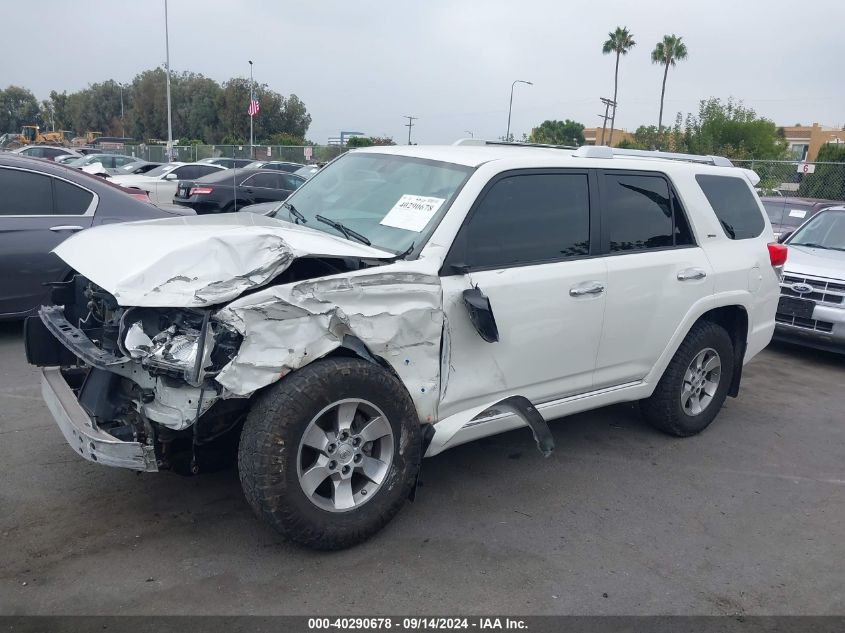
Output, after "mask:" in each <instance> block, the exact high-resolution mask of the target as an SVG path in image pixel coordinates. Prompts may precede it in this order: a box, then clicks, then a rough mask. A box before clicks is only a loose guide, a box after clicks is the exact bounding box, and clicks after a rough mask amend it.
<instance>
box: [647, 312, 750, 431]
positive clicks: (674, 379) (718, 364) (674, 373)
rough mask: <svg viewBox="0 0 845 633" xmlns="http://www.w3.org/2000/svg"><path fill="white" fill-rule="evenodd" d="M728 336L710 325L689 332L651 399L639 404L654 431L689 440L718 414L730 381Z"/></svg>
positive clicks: (730, 344) (702, 324)
mask: <svg viewBox="0 0 845 633" xmlns="http://www.w3.org/2000/svg"><path fill="white" fill-rule="evenodd" d="M733 356H734V348H733V342H732V341H731V337H730V335H728V333H727V331H725V329H724V328H723V327H721V326H720V325H718V324H716V323H713V322H712V321H699V322H698V323H696V324H695V325H694V326H693V328H692V329H691V330H690V332H689V334H687V337H686V338H685V339H684V341H683V343H681V346H680V347H679V348H678V351H677V352H675V356H674V357H673V358H672V360H671V361H670V363H669V366H668V367H666V371H665V372H664V373H663V376H662V377H661V379H660V382H658V383H657V388H656V389H655V390H654V393H653V394H652V395H651V397H650V398H647V399H646V400H643V401H641V402H640V409H641V411H642V413H643V415H644V417H645V419H646V420H647V421H648V422H649V423H650V424H651V425H652V426H654V427H655V428H657V429H659V430H661V431H663V432H665V433H669V434H670V435H675V436H677V437H688V436H690V435H695V434H696V433H700V432H701V431H703V430H704V429H705V428H707V427H708V426H709V425H710V423H711V422H712V421H713V419H714V418H715V417H716V415H717V414H718V413H719V409H721V407H722V404H723V403H724V402H725V398H726V397H727V393H728V388H729V387H730V384H731V380H732V379H733V368H734V358H733Z"/></svg>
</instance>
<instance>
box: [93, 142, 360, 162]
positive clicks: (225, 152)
mask: <svg viewBox="0 0 845 633" xmlns="http://www.w3.org/2000/svg"><path fill="white" fill-rule="evenodd" d="M346 150H347V148H346V147H340V146H339V145H306V146H297V145H253V146H252V147H250V146H249V145H175V146H173V160H175V161H181V162H186V163H187V162H194V161H198V160H202V159H203V158H252V159H253V160H281V161H288V162H293V163H324V162H326V161H330V160H332V159H333V158H337V157H338V156H340V154H342V153H343V152H345V151H346ZM109 153H117V154H127V155H129V156H136V157H137V158H140V159H143V160H149V161H153V162H157V163H162V162H165V161H166V160H167V159H166V154H167V148H166V147H165V146H164V145H127V146H125V147H124V148H123V149H122V150H111V151H110V152H109Z"/></svg>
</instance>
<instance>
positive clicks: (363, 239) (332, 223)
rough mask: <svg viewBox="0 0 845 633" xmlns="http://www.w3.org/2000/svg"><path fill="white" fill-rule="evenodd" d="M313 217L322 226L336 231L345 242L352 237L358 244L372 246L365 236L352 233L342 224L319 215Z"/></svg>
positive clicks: (356, 232)
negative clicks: (326, 225)
mask: <svg viewBox="0 0 845 633" xmlns="http://www.w3.org/2000/svg"><path fill="white" fill-rule="evenodd" d="M314 217H315V218H317V220H318V221H320V222H322V223H323V224H328V225H329V226H330V227H332V228H333V229H337V230H338V231H340V232H341V233H343V236H344V237H345V238H346V239H347V240H348V239H349V238H351V237H354V238H355V239H356V240H358V241H359V242H363V243H364V244H366V245H367V246H370V245H371V244H372V242H370V240H368V239H367V238H366V236H364V235H361V234H360V233H358V231H353V230H352V229H350V228H349V227H348V226H344V225H343V224H341V223H340V222H338V221H337V220H332V219H331V218H327V217H325V216H323V215H320V214H319V213H318V214H317V215H315V216H314Z"/></svg>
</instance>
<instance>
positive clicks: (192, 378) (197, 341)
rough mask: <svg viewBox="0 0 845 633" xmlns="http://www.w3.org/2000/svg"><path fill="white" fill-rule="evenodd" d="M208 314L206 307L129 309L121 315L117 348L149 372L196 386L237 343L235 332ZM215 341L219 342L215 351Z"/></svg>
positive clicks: (229, 355) (228, 357)
mask: <svg viewBox="0 0 845 633" xmlns="http://www.w3.org/2000/svg"><path fill="white" fill-rule="evenodd" d="M210 317H211V311H210V310H182V309H155V308H130V309H129V310H127V311H126V312H125V313H124V314H123V317H122V318H121V333H120V339H119V340H120V342H121V351H123V353H124V354H125V355H127V356H129V357H131V358H133V359H135V360H138V361H140V362H141V366H142V367H144V368H145V369H147V370H148V371H150V372H151V373H153V374H156V373H161V374H166V375H170V376H174V377H180V378H183V379H184V380H185V381H186V382H187V383H188V384H191V385H195V386H198V385H200V384H201V383H202V382H203V380H204V379H205V377H206V376H207V375H209V374H214V373H217V371H219V370H220V369H221V368H222V366H223V364H225V363H227V362H228V361H229V360H230V359H231V356H234V353H235V352H236V351H237V347H238V345H239V343H240V336H239V335H237V333H235V332H233V331H231V330H230V329H229V328H227V327H225V326H223V325H222V324H220V323H218V322H216V321H214V322H212V321H211V318H210ZM235 337H237V340H235ZM218 342H220V343H223V345H222V349H221V353H220V354H215V348H216V347H217V346H218V345H217V344H218Z"/></svg>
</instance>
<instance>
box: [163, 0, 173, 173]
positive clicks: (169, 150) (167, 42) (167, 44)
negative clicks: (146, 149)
mask: <svg viewBox="0 0 845 633" xmlns="http://www.w3.org/2000/svg"><path fill="white" fill-rule="evenodd" d="M164 47H165V52H166V54H167V61H166V66H167V68H166V70H167V160H168V161H171V160H173V118H172V115H171V114H170V34H169V33H168V30H167V0H164Z"/></svg>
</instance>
